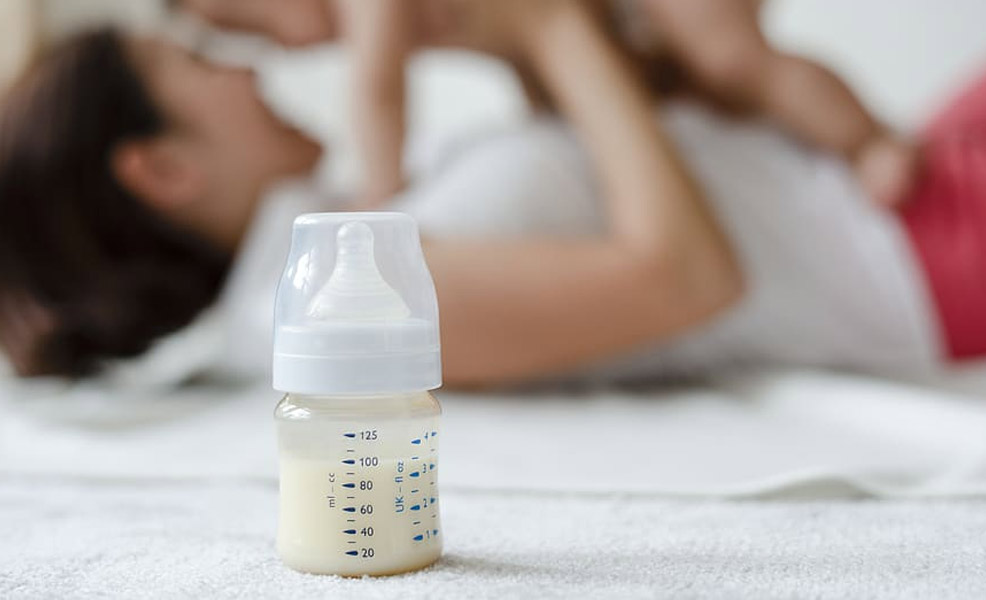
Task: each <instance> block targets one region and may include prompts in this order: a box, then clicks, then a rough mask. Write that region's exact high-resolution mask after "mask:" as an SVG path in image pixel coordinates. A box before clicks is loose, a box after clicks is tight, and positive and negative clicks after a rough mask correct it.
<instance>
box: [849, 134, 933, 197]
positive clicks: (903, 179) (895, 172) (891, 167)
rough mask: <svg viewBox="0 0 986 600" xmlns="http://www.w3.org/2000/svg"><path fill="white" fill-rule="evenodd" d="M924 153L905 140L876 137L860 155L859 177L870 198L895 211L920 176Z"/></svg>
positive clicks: (857, 171)
mask: <svg viewBox="0 0 986 600" xmlns="http://www.w3.org/2000/svg"><path fill="white" fill-rule="evenodd" d="M919 162H920V153H919V151H918V148H917V147H916V146H914V145H913V144H911V143H909V142H906V141H904V140H903V139H901V138H897V137H893V136H889V135H883V136H879V137H875V138H873V139H872V140H870V141H869V142H867V143H866V145H864V146H863V148H862V149H861V150H860V151H859V153H858V154H857V155H856V164H855V167H856V174H857V176H858V177H859V180H860V182H861V183H862V185H863V189H864V190H866V192H867V194H868V195H869V197H870V198H871V199H872V200H873V201H874V202H875V203H877V204H878V205H880V206H883V207H886V208H892V207H895V206H898V205H900V204H901V203H903V202H904V201H905V200H906V199H907V195H908V194H909V193H910V192H911V187H912V186H913V185H914V180H915V178H916V176H917V170H918V165H919Z"/></svg>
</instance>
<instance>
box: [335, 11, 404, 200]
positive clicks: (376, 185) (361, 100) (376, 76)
mask: <svg viewBox="0 0 986 600" xmlns="http://www.w3.org/2000/svg"><path fill="white" fill-rule="evenodd" d="M339 4H340V7H341V8H342V11H343V24H344V25H343V26H344V30H345V33H346V37H347V38H348V39H349V41H350V44H351V47H352V51H353V54H354V72H353V91H354V94H355V103H354V110H355V124H356V137H357V143H358V145H359V152H360V155H361V158H362V162H363V177H364V184H363V188H362V201H363V202H364V203H366V204H370V205H374V204H378V203H380V202H382V201H384V200H386V199H388V198H389V197H390V196H392V195H393V194H394V193H396V192H397V191H399V190H400V189H401V188H402V187H403V185H404V174H403V168H402V159H403V152H404V134H405V128H406V123H405V94H406V90H405V67H406V63H407V58H408V56H409V54H410V52H411V49H412V36H411V33H412V32H411V25H410V23H411V18H410V15H409V14H408V10H410V9H409V8H408V5H409V3H408V2H407V0H342V1H341V2H340V3H339Z"/></svg>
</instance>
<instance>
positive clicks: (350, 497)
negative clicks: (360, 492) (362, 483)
mask: <svg viewBox="0 0 986 600" xmlns="http://www.w3.org/2000/svg"><path fill="white" fill-rule="evenodd" d="M355 499H356V496H346V500H355Z"/></svg>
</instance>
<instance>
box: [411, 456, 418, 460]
mask: <svg viewBox="0 0 986 600" xmlns="http://www.w3.org/2000/svg"><path fill="white" fill-rule="evenodd" d="M419 458H420V457H418V456H412V457H411V460H418V459H419Z"/></svg>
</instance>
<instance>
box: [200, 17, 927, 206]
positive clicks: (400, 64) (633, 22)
mask: <svg viewBox="0 0 986 600" xmlns="http://www.w3.org/2000/svg"><path fill="white" fill-rule="evenodd" d="M519 1H538V2H557V1H563V2H564V1H572V2H577V1H581V2H583V3H585V4H587V5H588V6H589V7H590V8H591V9H592V10H593V11H594V12H595V13H596V14H597V15H598V16H599V18H600V19H604V20H606V21H607V22H608V23H610V24H611V29H612V30H613V32H614V34H615V35H616V36H617V37H618V38H619V39H620V41H621V43H622V44H623V45H624V46H625V47H626V49H627V51H628V52H630V51H631V50H632V51H634V54H635V55H636V57H637V62H638V63H639V62H640V60H641V58H640V57H644V58H643V60H644V61H645V62H646V61H651V62H653V63H655V64H656V63H658V62H660V61H662V60H663V59H662V57H663V56H665V55H670V57H672V58H673V59H674V60H676V62H678V63H679V64H681V65H682V66H683V68H684V69H685V71H686V73H687V75H688V79H689V82H690V84H691V85H692V87H693V88H695V91H697V92H699V93H700V94H702V95H703V96H705V97H707V98H708V99H710V100H713V101H715V102H716V103H717V104H720V105H725V106H728V107H732V108H733V109H738V110H743V111H745V112H748V113H753V114H759V115H762V116H765V117H767V118H770V119H773V120H774V121H776V122H777V123H778V124H780V125H781V126H782V127H785V128H786V129H787V130H789V131H790V132H791V133H792V134H794V135H796V136H798V137H800V138H801V139H803V140H804V141H805V142H807V143H810V144H812V145H815V146H819V147H822V148H825V149H828V150H831V151H833V152H836V153H839V154H841V155H842V156H844V157H845V158H846V159H847V160H848V161H849V162H850V164H852V165H853V166H854V168H855V170H856V172H857V175H858V176H859V179H860V181H861V183H862V184H863V186H864V188H865V189H866V191H867V192H868V193H869V195H870V197H872V198H873V199H874V200H875V201H876V202H878V203H880V204H883V205H886V206H892V205H895V204H897V203H899V202H900V201H902V200H903V199H904V197H905V196H906V194H907V193H908V192H909V188H910V186H911V183H912V179H913V176H914V173H915V171H916V169H917V163H918V152H917V150H916V148H915V147H914V146H913V145H911V144H910V143H908V142H907V141H905V140H903V139H902V138H899V137H897V136H896V135H894V134H893V133H892V132H891V131H890V130H889V129H888V128H886V127H884V126H883V125H881V124H880V123H879V122H878V121H877V119H875V118H874V117H873V116H872V115H871V114H870V113H869V112H868V111H867V110H866V109H865V108H864V107H863V105H862V103H861V102H860V101H859V100H858V98H857V97H856V96H855V95H854V94H853V92H852V91H851V90H850V89H849V88H848V86H847V85H846V84H845V83H844V82H842V81H841V80H840V79H839V78H838V77H836V76H835V75H834V74H832V73H831V72H829V71H827V70H826V69H825V68H824V67H822V66H821V65H818V64H816V63H813V62H811V61H808V60H805V59H802V58H798V57H794V56H790V55H787V54H784V53H782V52H780V51H778V50H776V49H775V48H773V47H771V45H770V44H769V42H768V41H767V40H766V39H765V37H764V35H763V33H762V31H761V29H760V26H759V22H758V16H759V10H760V0H687V1H682V0H497V1H496V2H494V1H491V0H278V1H276V2H275V1H274V0H184V4H185V6H186V7H188V8H189V9H191V10H193V11H195V12H198V13H200V14H202V15H203V16H205V17H206V18H208V19H209V20H211V21H213V22H215V23H217V24H219V25H224V26H230V27H235V28H240V29H247V30H253V31H259V32H264V33H268V34H270V35H272V36H273V37H275V38H276V39H278V40H279V41H281V42H282V43H285V44H287V45H300V44H306V43H311V42H315V41H319V40H328V39H335V38H336V37H340V36H341V37H344V38H346V39H347V40H348V41H349V43H350V44H351V45H352V48H353V50H354V59H355V67H354V81H353V90H354V93H355V95H356V102H355V103H354V106H355V107H356V115H355V122H356V135H357V140H358V144H359V151H360V154H361V157H362V163H363V164H364V165H365V173H364V177H365V179H364V181H365V184H364V188H363V193H362V197H363V200H364V203H365V204H366V205H370V206H372V205H374V204H377V203H379V202H382V201H384V200H386V199H387V198H389V197H390V196H391V195H393V194H394V193H395V192H397V191H399V190H400V189H401V187H402V186H403V184H404V176H403V171H402V168H401V165H402V155H403V145H404V134H405V88H404V73H405V65H406V62H407V59H408V57H409V56H410V55H411V54H412V53H413V52H414V51H415V50H416V49H418V48H420V47H424V46H451V45H454V46H464V47H467V48H471V49H475V50H480V51H484V52H488V53H492V54H495V55H498V56H500V57H502V58H505V59H507V60H509V61H511V62H513V63H514V65H515V66H516V67H517V69H518V72H519V73H520V75H521V79H522V81H524V83H525V87H526V88H527V89H528V91H529V95H530V96H531V97H532V99H535V100H541V99H542V98H541V96H540V94H538V93H537V91H536V90H537V89H538V88H539V86H538V85H537V82H534V81H530V80H529V79H527V78H526V73H527V70H526V69H525V68H524V65H523V64H521V63H520V62H519V61H517V60H515V55H516V53H515V52H514V49H512V48H511V47H510V42H509V39H510V36H509V35H504V27H502V24H501V22H502V21H505V19H503V18H502V17H503V13H507V12H509V11H510V10H511V7H510V6H511V4H512V3H513V2H519ZM638 66H639V65H638ZM643 68H644V69H645V70H648V67H647V65H643Z"/></svg>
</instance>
